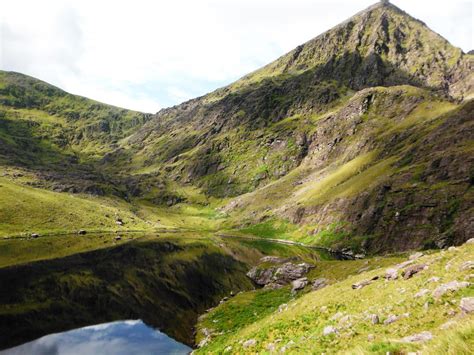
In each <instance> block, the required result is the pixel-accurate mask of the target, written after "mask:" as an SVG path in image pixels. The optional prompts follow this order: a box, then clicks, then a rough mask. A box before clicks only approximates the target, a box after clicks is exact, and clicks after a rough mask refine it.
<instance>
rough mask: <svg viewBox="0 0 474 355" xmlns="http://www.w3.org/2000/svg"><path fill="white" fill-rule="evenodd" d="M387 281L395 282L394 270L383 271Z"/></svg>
mask: <svg viewBox="0 0 474 355" xmlns="http://www.w3.org/2000/svg"><path fill="white" fill-rule="evenodd" d="M384 277H385V278H386V279H387V280H396V279H397V278H398V270H397V269H394V268H389V269H387V270H385V276H384Z"/></svg>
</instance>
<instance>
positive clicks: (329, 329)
mask: <svg viewBox="0 0 474 355" xmlns="http://www.w3.org/2000/svg"><path fill="white" fill-rule="evenodd" d="M330 334H337V329H336V328H334V327H333V326H331V325H328V326H327V327H325V328H324V330H323V335H324V336H328V335H330Z"/></svg>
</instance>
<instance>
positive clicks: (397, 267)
mask: <svg viewBox="0 0 474 355" xmlns="http://www.w3.org/2000/svg"><path fill="white" fill-rule="evenodd" d="M414 262H415V260H407V261H404V262H403V263H400V264H397V265H396V266H395V268H396V269H403V268H404V267H407V266H408V265H411V264H413V263H414Z"/></svg>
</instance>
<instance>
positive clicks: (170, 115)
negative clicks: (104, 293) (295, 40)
mask: <svg viewBox="0 0 474 355" xmlns="http://www.w3.org/2000/svg"><path fill="white" fill-rule="evenodd" d="M473 62H474V61H473V57H472V56H470V55H467V54H464V53H463V52H462V51H461V50H460V49H459V48H455V47H453V46H451V45H450V44H449V42H447V41H446V40H445V39H444V38H442V37H441V36H439V35H438V34H436V33H434V32H433V31H432V30H430V29H429V28H428V27H427V26H426V25H425V24H424V23H423V22H421V21H419V20H417V19H414V18H413V17H411V16H409V15H408V14H407V13H405V12H404V11H403V10H401V9H399V8H398V7H396V6H394V5H392V4H385V3H384V4H382V3H378V4H375V5H373V6H371V7H369V8H368V9H366V10H364V11H362V12H359V13H357V14H356V15H354V16H352V17H351V18H349V19H348V20H347V21H345V22H343V23H342V24H339V25H338V26H335V27H333V28H332V29H330V30H328V31H326V32H324V33H323V34H321V35H319V36H317V37H316V38H314V39H312V40H310V41H308V42H306V43H305V44H303V45H301V46H299V47H297V48H296V49H294V50H293V51H290V52H289V53H287V54H285V55H283V56H281V57H280V58H278V59H277V60H275V61H273V62H272V63H270V64H268V65H267V66H264V67H262V68H261V69H259V70H257V71H255V72H253V73H250V74H248V75H247V76H244V77H243V78H241V79H239V80H237V81H236V82H235V83H232V84H230V85H228V86H227V87H224V88H221V89H217V90H215V91H213V92H211V93H209V94H207V95H204V96H201V97H199V98H195V99H192V100H189V101H186V102H184V103H182V104H180V105H176V106H173V107H171V108H166V109H163V110H160V111H159V112H158V113H157V114H155V115H152V116H149V117H148V116H146V117H145V116H142V118H143V119H141V120H139V122H138V121H137V124H133V125H132V126H131V127H130V128H129V130H128V131H127V130H126V129H122V128H120V127H121V126H120V124H119V125H118V126H117V127H119V129H118V131H117V135H116V136H114V137H113V139H110V137H108V135H107V134H104V135H99V136H98V137H96V136H95V135H91V136H89V137H86V138H85V140H84V144H85V145H84V146H81V145H79V146H78V147H77V154H79V156H82V158H81V159H86V160H87V159H89V162H90V169H92V170H91V171H95V172H96V173H97V175H98V176H101V180H100V185H101V186H102V188H101V191H104V192H103V193H105V194H108V193H109V192H110V191H113V193H114V194H116V195H117V196H120V197H121V198H124V199H125V200H126V201H132V202H133V203H136V204H141V203H145V204H151V205H153V206H158V207H159V206H162V205H165V206H168V207H169V208H171V209H173V208H176V210H177V211H179V210H180V209H181V208H187V207H186V206H187V204H194V206H198V208H209V207H210V208H211V209H213V210H214V211H217V212H215V213H217V214H218V215H221V214H223V215H224V217H222V218H221V220H220V221H219V222H218V225H219V227H218V228H224V229H229V230H232V231H236V232H238V231H247V232H249V233H255V232H258V233H260V232H262V231H263V232H262V233H263V234H268V233H270V234H271V233H276V232H275V231H280V233H281V234H282V235H284V236H285V237H286V238H289V239H296V240H301V241H304V242H306V243H309V244H316V245H324V246H327V247H338V248H343V247H348V246H349V247H351V248H353V249H358V250H362V251H380V252H383V251H392V249H394V250H397V249H403V250H404V249H412V248H420V247H425V246H430V245H431V246H433V245H436V246H444V245H449V244H456V243H460V242H462V241H463V240H465V239H466V235H468V234H469V233H471V231H472V230H473V228H474V226H473V224H474V223H473V221H472V218H471V217H472V210H471V209H472V206H473V199H472V196H471V195H472V178H471V175H472V172H471V171H470V170H469V169H467V170H466V169H464V168H462V164H463V163H464V164H467V166H468V167H469V166H472V165H473V163H472V156H471V155H470V153H472V147H471V145H470V144H469V134H468V133H469V132H471V131H472V120H471V116H472V114H471V113H470V109H471V108H472V102H471V100H470V98H471V97H472V94H473V81H474V80H473V72H474V70H473V68H474V66H473ZM3 104H4V105H5V101H3ZM104 109H105V108H104ZM86 110H87V109H86ZM105 110H108V109H105ZM73 111H74V110H73ZM79 111H80V110H79ZM76 113H77V114H79V116H78V117H79V119H78V120H77V122H78V123H80V125H83V124H85V123H84V122H88V121H87V119H89V118H87V116H86V115H84V116H82V113H81V112H76ZM46 114H47V115H50V114H51V115H52V117H56V116H57V115H58V114H57V113H54V112H49V113H48V112H46ZM123 114H124V115H125V116H126V115H128V113H127V112H126V111H124V112H123ZM141 115H143V114H141ZM114 117H115V116H114ZM117 117H118V119H119V121H120V120H122V118H120V117H122V116H120V115H119V116H117ZM83 118H85V119H86V121H84V120H83ZM91 119H92V120H95V121H96V124H99V126H100V121H101V120H99V121H97V120H96V119H95V118H94V117H92V118H91ZM120 122H122V121H120ZM34 124H35V125H36V124H37V123H34ZM39 125H40V127H46V126H45V124H44V122H40V123H39ZM97 127H98V126H97ZM99 128H100V127H99ZM47 129H49V128H47ZM99 131H100V130H99ZM48 132H49V131H48ZM104 133H107V132H104ZM74 134H77V133H74ZM432 136H433V137H434V136H436V137H438V138H437V139H438V140H440V141H442V142H444V145H442V146H440V145H436V144H433V142H430V141H429V139H428V138H427V137H432ZM53 137H54V135H53ZM381 137H384V138H383V139H382V138H381ZM0 138H1V137H0ZM25 139H28V137H25ZM48 139H49V138H48ZM427 139H428V140H427ZM109 141H110V142H109ZM98 143H100V144H99V145H98V146H100V149H99V150H96V151H94V150H92V155H89V158H87V156H88V155H87V154H84V153H86V152H87V149H86V147H87V146H89V147H90V146H92V147H94V146H97V144H98ZM109 143H110V144H109ZM425 146H430V147H431V148H429V149H426V148H425ZM94 149H95V148H94ZM422 152H423V153H422ZM443 156H444V157H449V159H448V160H446V159H445V160H443ZM440 159H441V160H440ZM440 164H441V165H440ZM439 166H442V170H443V172H444V174H439V173H438V171H437V168H436V167H439ZM74 169H75V168H74ZM93 175H94V174H92V176H91V177H90V181H91V182H94V181H97V179H98V177H94V176H93ZM56 179H57V177H55V176H54V175H53V176H52V177H50V180H52V181H53V182H54V181H55V180H56ZM68 184H72V185H73V186H74V182H71V181H68ZM53 185H55V183H53ZM56 185H57V184H56ZM40 186H43V187H44V186H46V187H50V186H51V184H44V182H40ZM272 189H273V190H272ZM91 191H92V192H93V191H94V190H93V189H92V190H89V192H91ZM96 191H99V190H96ZM268 191H270V192H269V193H268V196H266V195H265V194H266V193H267V192H268ZM394 191H399V193H398V194H397V193H394ZM281 192H283V194H282V193H281ZM422 194H425V195H426V196H430V198H431V199H432V201H434V202H426V201H424V200H423V199H422V198H421V197H420V196H421V195H422ZM446 195H450V196H451V198H446V197H445V196H446ZM397 196H398V197H397ZM417 196H418V197H417ZM393 199H395V200H393ZM351 206H352V207H351ZM407 206H411V207H410V208H412V210H410V209H408V210H406V209H407ZM426 206H431V207H426ZM360 209H362V210H366V211H372V212H371V213H370V214H367V213H361V212H360V211H359V210H360ZM401 211H405V212H403V213H402V212H401ZM394 216H396V218H394ZM420 216H421V217H420ZM447 219H449V221H448V222H447ZM416 221H418V222H420V221H421V223H423V224H424V225H427V226H429V228H426V230H418V229H417V228H416V224H417V223H418V222H416ZM255 228H256V229H255ZM397 234H398V235H402V236H403V238H401V239H400V238H397ZM410 235H412V236H413V237H412V238H411V239H410Z"/></svg>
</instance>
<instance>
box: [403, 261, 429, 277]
mask: <svg viewBox="0 0 474 355" xmlns="http://www.w3.org/2000/svg"><path fill="white" fill-rule="evenodd" d="M426 267H427V266H426V264H417V265H412V266H409V267H407V268H406V269H405V270H403V271H402V276H403V278H404V279H405V280H408V279H409V278H411V277H413V275H415V274H417V273H419V272H420V271H423V270H424V269H426Z"/></svg>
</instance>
